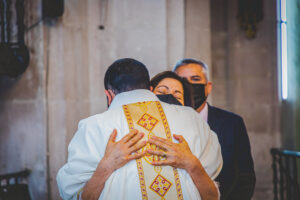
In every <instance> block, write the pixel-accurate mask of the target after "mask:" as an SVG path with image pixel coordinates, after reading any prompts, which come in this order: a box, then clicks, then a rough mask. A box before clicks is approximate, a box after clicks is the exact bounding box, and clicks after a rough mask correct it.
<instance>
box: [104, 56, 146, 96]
mask: <svg viewBox="0 0 300 200" xmlns="http://www.w3.org/2000/svg"><path fill="white" fill-rule="evenodd" d="M104 87H105V89H106V90H108V89H110V90H112V91H113V92H114V93H115V94H119V93H121V92H126V91H130V90H135V89H149V88H150V77H149V72H148V70H147V68H146V66H145V65H144V64H143V63H141V62H139V61H137V60H135V59H132V58H122V59H118V60H116V61H115V62H114V63H112V64H111V65H110V66H109V68H108V69H107V71H106V73H105V77H104Z"/></svg>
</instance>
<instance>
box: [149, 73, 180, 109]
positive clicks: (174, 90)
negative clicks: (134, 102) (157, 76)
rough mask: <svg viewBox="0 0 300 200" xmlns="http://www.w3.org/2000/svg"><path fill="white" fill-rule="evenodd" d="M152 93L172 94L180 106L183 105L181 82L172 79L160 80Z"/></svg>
mask: <svg viewBox="0 0 300 200" xmlns="http://www.w3.org/2000/svg"><path fill="white" fill-rule="evenodd" d="M153 93H154V94H156V95H164V94H172V95H173V96H174V97H175V98H176V99H177V100H178V101H179V102H180V103H181V104H182V105H184V96H183V86H182V84H181V82H179V81H178V80H176V79H173V78H165V79H163V80H161V81H160V82H159V83H158V85H157V86H156V88H154V90H153Z"/></svg>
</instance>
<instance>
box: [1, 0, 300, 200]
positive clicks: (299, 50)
mask: <svg viewBox="0 0 300 200" xmlns="http://www.w3.org/2000/svg"><path fill="white" fill-rule="evenodd" d="M282 1H283V2H282ZM282 1H280V0H278V1H276V0H86V1H83V0H65V1H63V0H62V1H58V0H52V1H47V0H30V1H29V0H25V1H19V0H0V14H1V17H0V19H1V20H0V21H1V22H2V23H1V29H0V30H1V31H0V32H1V37H0V38H1V40H0V41H1V43H0V44H1V45H2V46H0V47H1V48H0V50H1V51H0V74H1V75H0V174H7V173H13V172H17V171H21V170H24V169H29V170H30V171H31V173H30V175H29V177H28V185H29V192H30V195H31V197H32V199H60V198H59V194H58V189H57V185H56V180H55V178H56V174H57V171H58V169H59V168H60V167H61V166H62V165H63V164H64V163H65V162H66V158H67V147H68V144H69V142H70V140H71V138H72V136H73V135H74V133H75V131H76V130H77V124H78V122H79V120H80V119H83V118H86V117H88V116H90V115H94V114H96V113H99V112H103V111H105V110H106V109H107V103H106V97H105V94H104V87H103V78H104V73H105V71H106V69H107V67H108V66H109V65H110V64H111V63H112V62H113V61H115V60H116V59H118V58H123V57H132V58H135V59H137V60H140V61H141V62H143V63H144V64H146V66H147V67H148V69H149V71H150V74H151V77H152V76H154V75H156V74H157V73H158V72H161V71H164V70H171V69H172V68H173V66H174V65H175V63H176V62H177V61H178V60H179V59H182V58H195V59H200V60H202V61H204V62H206V63H207V64H208V66H209V70H210V79H211V80H212V82H213V91H212V95H211V97H210V99H209V101H210V103H211V104H213V105H215V106H218V107H221V108H223V109H227V110H230V111H232V112H235V113H237V114H239V115H241V116H242V117H243V118H244V121H245V124H246V127H247V130H248V134H249V137H250V142H251V147H252V155H253V158H254V164H255V171H256V177H257V183H256V188H255V194H254V198H253V199H255V200H260V199H264V200H269V199H273V197H274V196H273V183H272V180H273V172H272V156H271V153H270V149H271V148H272V147H276V148H284V149H289V150H298V151H299V150H300V26H299V25H300V24H299V23H300V1H299V0H286V2H285V1H284V0H282ZM49 2H50V3H49ZM8 5H19V7H18V8H17V9H15V11H14V12H15V13H17V14H15V15H13V14H10V15H7V16H10V18H9V19H6V18H5V16H6V15H5V14H7V9H5V8H8ZM62 5H63V7H62ZM11 9H12V8H11ZM18 13H19V15H18ZM5 20H7V21H8V22H7V24H8V25H9V24H10V26H8V25H5V23H4V22H5ZM23 24H25V26H23ZM8 29H9V30H11V31H10V32H9V34H10V35H11V37H10V39H9V36H8V35H7V34H6V35H5V30H8ZM14 37H15V40H13V39H14ZM7 44H9V45H10V46H7ZM5 45H6V46H5ZM16 45H17V46H16ZM13 48H15V49H14V50H12V52H11V53H10V54H9V53H7V52H10V51H8V49H13ZM28 55H29V57H28ZM9 56H11V57H14V56H15V59H16V60H17V61H16V62H12V61H7V60H8V58H11V57H9ZM27 63H28V64H27Z"/></svg>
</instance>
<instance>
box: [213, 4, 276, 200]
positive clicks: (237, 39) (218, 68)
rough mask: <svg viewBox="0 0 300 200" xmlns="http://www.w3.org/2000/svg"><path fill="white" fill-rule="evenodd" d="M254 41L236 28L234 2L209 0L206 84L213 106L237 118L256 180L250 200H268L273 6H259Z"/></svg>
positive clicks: (273, 99) (273, 71)
mask: <svg viewBox="0 0 300 200" xmlns="http://www.w3.org/2000/svg"><path fill="white" fill-rule="evenodd" d="M263 13H264V18H263V20H262V21H261V22H259V23H258V24H257V25H258V30H257V35H256V38H254V39H247V38H246V33H245V32H244V31H242V30H241V29H240V28H239V25H238V20H237V14H238V2H237V1H236V0H229V1H222V0H213V1H211V27H212V28H211V31H212V36H211V37H212V74H211V76H212V81H213V84H214V85H213V92H212V93H213V99H212V102H213V104H214V105H216V106H220V107H221V108H225V109H227V110H230V111H232V112H235V113H237V114H239V115H241V116H242V117H243V119H244V121H245V124H246V127H247V130H248V134H249V137H250V142H251V147H252V155H253V159H254V164H255V171H256V177H257V183H256V189H255V195H254V199H258V200H259V199H272V168H271V155H270V148H271V147H280V102H279V98H278V81H277V36H276V32H277V29H276V4H275V3H274V2H272V1H264V4H263Z"/></svg>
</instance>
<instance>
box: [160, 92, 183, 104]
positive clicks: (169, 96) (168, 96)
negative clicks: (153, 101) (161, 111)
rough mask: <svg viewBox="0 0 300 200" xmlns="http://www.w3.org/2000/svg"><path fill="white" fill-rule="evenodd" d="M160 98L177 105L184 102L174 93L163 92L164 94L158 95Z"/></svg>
mask: <svg viewBox="0 0 300 200" xmlns="http://www.w3.org/2000/svg"><path fill="white" fill-rule="evenodd" d="M156 96H157V97H158V99H159V100H161V101H163V102H165V103H168V104H175V105H181V106H182V104H181V103H180V102H179V101H178V100H177V99H176V98H175V97H174V96H173V95H172V94H162V95H156Z"/></svg>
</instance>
